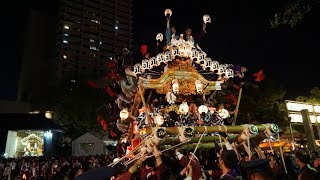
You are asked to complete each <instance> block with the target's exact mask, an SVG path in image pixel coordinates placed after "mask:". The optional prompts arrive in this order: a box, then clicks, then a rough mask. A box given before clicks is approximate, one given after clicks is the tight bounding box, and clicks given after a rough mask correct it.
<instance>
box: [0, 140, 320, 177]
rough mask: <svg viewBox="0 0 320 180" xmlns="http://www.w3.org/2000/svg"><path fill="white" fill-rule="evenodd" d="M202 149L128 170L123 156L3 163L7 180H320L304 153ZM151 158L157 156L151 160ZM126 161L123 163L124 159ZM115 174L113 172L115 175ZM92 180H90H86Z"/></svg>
mask: <svg viewBox="0 0 320 180" xmlns="http://www.w3.org/2000/svg"><path fill="white" fill-rule="evenodd" d="M216 147H217V148H214V149H201V148H200V149H198V151H196V153H195V154H193V153H192V151H190V150H186V149H184V150H182V149H180V148H177V149H175V150H174V149H173V150H170V151H166V152H164V153H161V152H160V150H158V147H157V146H153V151H152V153H151V154H149V155H143V156H141V157H140V159H138V160H137V161H134V162H133V163H131V164H130V165H127V166H124V165H123V164H124V163H122V162H119V163H117V164H115V165H114V166H113V167H111V166H110V164H112V163H114V162H116V161H117V160H116V159H117V155H97V156H81V157H52V158H47V157H22V158H20V159H12V158H11V159H10V158H9V159H1V161H0V179H1V180H41V179H43V180H44V179H48V180H55V179H57V180H58V179H59V180H60V179H61V180H69V179H78V180H83V179H101V180H102V179H121V180H130V179H157V180H160V179H174V180H179V179H185V180H191V179H192V180H199V179H212V180H215V179H223V180H230V179H231V180H234V179H243V180H245V179H248V180H256V179H257V180H274V179H299V180H313V179H314V180H316V179H320V156H318V154H313V155H310V154H309V153H307V152H306V151H304V150H296V151H294V152H291V153H288V152H287V153H284V163H283V161H282V160H281V156H280V154H277V153H274V154H273V153H269V154H268V153H265V158H261V157H260V158H259V156H258V154H255V153H253V154H252V155H251V156H250V157H249V155H248V154H246V153H240V157H239V155H237V154H236V152H235V151H234V150H233V149H232V148H228V147H225V148H223V149H221V148H220V147H219V145H217V146H216ZM150 155H151V156H150ZM118 158H121V157H118ZM111 169H112V171H110V170H111ZM84 177H86V178H84Z"/></svg>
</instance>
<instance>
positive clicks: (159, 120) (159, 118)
mask: <svg viewBox="0 0 320 180" xmlns="http://www.w3.org/2000/svg"><path fill="white" fill-rule="evenodd" d="M154 123H155V124H156V125H157V126H161V125H162V124H163V123H164V118H163V117H162V116H161V115H159V114H158V115H157V116H156V117H155V118H154Z"/></svg>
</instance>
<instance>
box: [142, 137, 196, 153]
mask: <svg viewBox="0 0 320 180" xmlns="http://www.w3.org/2000/svg"><path fill="white" fill-rule="evenodd" d="M189 141H190V139H188V140H187V141H185V142H182V143H179V144H176V145H174V146H171V147H169V148H168V149H165V150H162V151H160V153H163V152H166V151H168V150H170V149H173V148H175V147H178V146H180V145H182V144H184V143H187V142H189ZM153 156H154V155H150V156H147V158H150V157H153Z"/></svg>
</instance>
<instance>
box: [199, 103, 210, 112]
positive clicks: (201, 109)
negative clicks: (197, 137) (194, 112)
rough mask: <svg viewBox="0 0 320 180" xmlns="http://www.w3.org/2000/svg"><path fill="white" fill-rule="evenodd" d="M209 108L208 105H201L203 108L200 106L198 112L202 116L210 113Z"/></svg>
mask: <svg viewBox="0 0 320 180" xmlns="http://www.w3.org/2000/svg"><path fill="white" fill-rule="evenodd" d="M208 110H209V109H208V107H207V106H206V105H201V106H199V108H198V112H199V113H200V114H202V113H207V112H208Z"/></svg>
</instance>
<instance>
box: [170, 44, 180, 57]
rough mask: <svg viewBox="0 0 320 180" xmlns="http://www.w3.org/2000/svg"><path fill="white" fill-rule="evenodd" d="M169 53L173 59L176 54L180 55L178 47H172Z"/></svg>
mask: <svg viewBox="0 0 320 180" xmlns="http://www.w3.org/2000/svg"><path fill="white" fill-rule="evenodd" d="M171 54H172V59H175V58H176V56H180V51H179V48H178V47H173V48H172V52H171Z"/></svg>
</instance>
